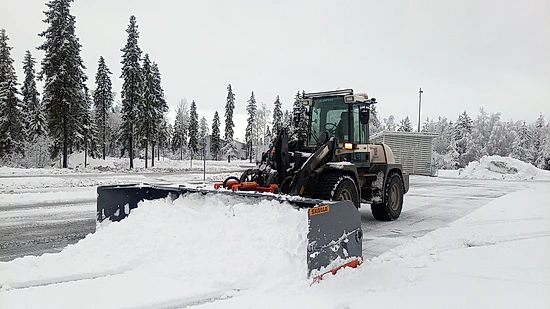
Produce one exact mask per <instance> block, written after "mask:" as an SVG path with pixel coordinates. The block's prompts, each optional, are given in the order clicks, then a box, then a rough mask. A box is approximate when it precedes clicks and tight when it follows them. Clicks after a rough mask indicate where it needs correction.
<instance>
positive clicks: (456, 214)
mask: <svg viewBox="0 0 550 309" xmlns="http://www.w3.org/2000/svg"><path fill="white" fill-rule="evenodd" d="M148 177H152V178H153V177H154V179H155V180H157V181H158V180H162V181H171V180H174V179H177V178H178V177H180V176H177V175H148ZM172 178H173V179H172ZM525 186H526V182H512V181H495V180H467V179H445V178H435V177H417V176H413V177H411V184H410V190H409V193H408V194H407V195H406V196H405V204H404V210H403V213H402V215H401V217H400V218H399V219H398V220H396V221H393V222H379V221H376V220H375V219H374V218H373V217H372V215H371V213H370V207H369V205H367V204H364V205H363V206H362V208H361V213H362V227H363V231H364V240H363V253H364V256H365V257H366V258H372V257H375V256H378V255H379V254H381V253H383V252H385V251H387V250H389V249H391V248H393V247H396V246H398V245H400V244H402V243H403V242H405V241H407V240H409V239H413V238H416V237H420V236H423V235H425V234H426V233H428V232H430V231H433V230H435V229H437V228H440V227H443V226H445V225H447V224H448V223H450V222H452V221H454V220H456V219H458V218H461V217H463V216H465V215H467V214H469V213H470V212H472V211H474V210H476V209H477V208H479V207H481V206H483V205H485V204H487V203H488V202H490V201H491V200H492V199H495V198H498V197H500V196H502V195H504V194H507V193H511V192H514V191H517V190H519V189H523V188H525ZM90 190H95V187H91V188H90ZM95 207H96V205H95V200H90V201H86V202H79V203H71V202H56V203H49V204H48V203H46V204H44V203H31V204H28V205H17V206H14V207H0V261H9V260H12V259H15V258H18V257H22V256H26V255H41V254H44V253H51V252H59V251H61V250H62V249H63V248H64V247H66V246H67V245H70V244H74V243H76V242H78V241H79V240H80V239H83V238H84V237H85V236H86V235H88V234H89V233H93V232H94V231H95Z"/></svg>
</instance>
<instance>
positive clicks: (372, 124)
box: [369, 104, 382, 135]
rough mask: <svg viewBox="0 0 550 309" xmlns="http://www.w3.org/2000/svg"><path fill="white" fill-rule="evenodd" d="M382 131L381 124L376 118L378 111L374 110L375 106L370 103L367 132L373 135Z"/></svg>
mask: <svg viewBox="0 0 550 309" xmlns="http://www.w3.org/2000/svg"><path fill="white" fill-rule="evenodd" d="M380 131H382V124H381V123H380V120H379V119H378V112H377V111H376V106H375V105H374V104H371V106H370V121H369V132H370V134H371V135H374V134H376V133H378V132H380Z"/></svg>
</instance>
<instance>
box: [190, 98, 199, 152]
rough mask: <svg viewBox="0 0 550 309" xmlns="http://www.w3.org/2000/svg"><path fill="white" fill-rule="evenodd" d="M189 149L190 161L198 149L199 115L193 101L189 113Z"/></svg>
mask: <svg viewBox="0 0 550 309" xmlns="http://www.w3.org/2000/svg"><path fill="white" fill-rule="evenodd" d="M189 114H190V120H189V148H190V149H191V159H193V157H194V155H195V153H196V152H197V150H198V149H199V141H198V138H199V115H198V114H197V104H195V100H193V101H191V109H190V111H189Z"/></svg>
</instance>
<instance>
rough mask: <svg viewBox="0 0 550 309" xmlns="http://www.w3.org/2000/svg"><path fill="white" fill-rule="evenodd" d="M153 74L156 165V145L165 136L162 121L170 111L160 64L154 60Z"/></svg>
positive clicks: (152, 159)
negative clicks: (163, 87) (163, 86)
mask: <svg viewBox="0 0 550 309" xmlns="http://www.w3.org/2000/svg"><path fill="white" fill-rule="evenodd" d="M151 71H152V75H153V95H154V100H153V120H154V121H153V125H152V126H151V132H152V139H151V166H155V145H157V144H159V146H160V143H161V139H162V138H163V136H164V133H162V130H163V127H162V123H163V120H164V116H165V114H166V113H168V104H167V103H166V99H165V97H164V90H163V89H162V80H161V75H160V70H159V67H158V64H157V63H156V62H154V61H153V64H152V66H151Z"/></svg>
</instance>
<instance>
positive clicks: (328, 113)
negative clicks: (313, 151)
mask: <svg viewBox="0 0 550 309" xmlns="http://www.w3.org/2000/svg"><path fill="white" fill-rule="evenodd" d="M348 117H349V116H348V104H345V103H344V98H343V97H341V96H340V97H330V98H319V99H314V100H313V106H312V108H311V127H310V128H309V129H310V130H309V132H310V134H309V139H308V141H309V145H315V144H317V141H318V140H319V138H320V136H321V134H322V133H323V132H325V131H327V132H328V137H331V136H335V137H336V138H338V139H339V140H348V139H349V136H348V134H349V129H348V123H349V122H348V119H349V118H348Z"/></svg>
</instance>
